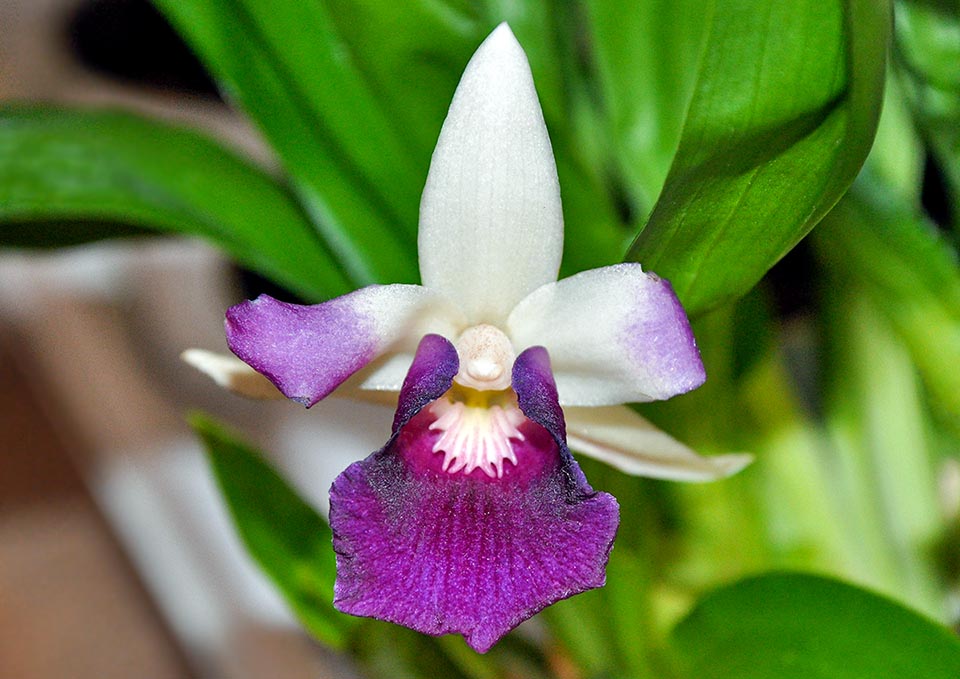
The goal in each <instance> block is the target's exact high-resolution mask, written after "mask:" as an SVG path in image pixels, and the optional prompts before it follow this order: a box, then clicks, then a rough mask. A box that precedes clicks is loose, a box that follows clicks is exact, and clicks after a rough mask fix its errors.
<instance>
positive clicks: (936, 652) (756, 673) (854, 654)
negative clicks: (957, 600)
mask: <svg viewBox="0 0 960 679" xmlns="http://www.w3.org/2000/svg"><path fill="white" fill-rule="evenodd" d="M673 645H674V648H675V649H676V651H677V655H678V657H679V660H680V665H681V667H682V668H683V669H684V676H686V677H689V678H690V679H731V678H732V677H736V679H772V678H773V677H776V679H956V677H958V676H960V641H958V640H957V638H956V637H955V636H953V635H952V634H951V633H950V632H949V631H948V630H947V629H946V628H944V627H941V626H939V625H937V624H935V623H934V622H931V621H930V620H928V619H926V618H924V617H923V616H921V615H919V614H917V613H914V612H913V611H911V610H909V609H907V608H904V607H902V606H900V605H898V604H895V603H893V602H892V601H890V600H888V599H885V598H883V597H881V596H878V595H876V594H872V593H870V592H868V591H866V590H863V589H860V588H858V587H854V586H853V585H848V584H845V583H843V582H840V581H837V580H831V579H828V578H824V577H818V576H813V575H804V574H799V573H774V574H768V575H763V576H760V577H755V578H749V579H746V580H742V581H740V582H738V583H735V584H733V585H731V586H728V587H725V588H723V589H720V590H719V591H716V592H714V593H713V594H710V595H708V596H707V597H705V598H704V599H703V600H702V601H701V602H700V603H699V604H698V605H697V606H696V607H695V608H694V610H693V612H692V613H691V614H690V615H689V616H688V617H687V618H686V619H684V620H683V621H682V622H681V623H680V624H679V625H678V626H677V628H676V629H675V630H674V633H673Z"/></svg>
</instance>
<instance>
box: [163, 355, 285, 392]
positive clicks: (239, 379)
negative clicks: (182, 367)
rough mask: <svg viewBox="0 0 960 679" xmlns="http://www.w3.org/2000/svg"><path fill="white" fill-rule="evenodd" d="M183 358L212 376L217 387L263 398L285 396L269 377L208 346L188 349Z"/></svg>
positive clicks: (208, 375)
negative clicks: (207, 348)
mask: <svg viewBox="0 0 960 679" xmlns="http://www.w3.org/2000/svg"><path fill="white" fill-rule="evenodd" d="M180 358H181V359H183V361H184V362H185V363H188V364H189V365H191V366H193V367H194V368H196V369H197V370H199V371H200V372H202V373H203V374H204V375H206V376H207V377H209V378H210V379H212V380H213V381H214V382H216V383H217V385H218V386H220V387H223V388H224V389H226V390H228V391H232V392H233V393H235V394H239V395H240V396H246V397H247V398H255V399H262V400H272V399H282V398H285V396H284V395H283V394H281V393H280V390H279V389H277V388H276V387H275V386H273V383H272V382H270V380H268V379H267V378H266V377H264V376H263V375H261V374H260V373H258V372H257V371H256V370H254V369H253V368H251V367H250V366H249V365H247V364H246V363H244V362H243V361H241V360H240V359H239V358H237V357H236V356H233V355H231V354H218V353H216V352H213V351H207V350H206V349H187V350H186V351H184V352H183V353H182V354H180Z"/></svg>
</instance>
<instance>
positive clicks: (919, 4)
mask: <svg viewBox="0 0 960 679" xmlns="http://www.w3.org/2000/svg"><path fill="white" fill-rule="evenodd" d="M894 44H895V47H896V50H895V52H894V57H895V61H894V63H895V64H896V65H897V66H898V67H899V73H900V74H901V75H902V76H903V81H904V83H905V84H906V88H905V89H906V91H907V93H908V95H909V98H910V102H911V104H912V105H913V107H914V109H915V110H916V112H917V118H918V120H919V122H920V124H921V127H922V129H923V131H924V134H925V136H926V137H927V140H928V142H929V144H930V146H931V148H932V150H933V152H934V154H935V155H936V156H937V158H938V160H939V161H940V164H941V167H942V168H943V170H944V174H945V175H946V179H947V181H948V183H949V184H950V186H951V188H952V192H953V210H954V213H953V214H954V217H953V218H954V226H955V227H957V228H960V1H958V0H903V1H902V2H898V3H897V21H896V41H895V43H894Z"/></svg>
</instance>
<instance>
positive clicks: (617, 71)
mask: <svg viewBox="0 0 960 679" xmlns="http://www.w3.org/2000/svg"><path fill="white" fill-rule="evenodd" d="M584 6H585V10H586V12H587V14H588V17H589V22H588V23H587V29H588V30H589V31H590V38H591V40H590V45H591V55H592V58H593V61H594V64H595V69H596V82H597V88H598V89H599V93H598V94H599V96H600V98H601V100H602V115H603V118H604V121H603V122H604V125H605V126H606V128H607V130H608V132H609V134H610V136H611V140H610V153H611V154H612V155H614V156H615V157H616V158H617V165H618V167H619V170H620V172H622V173H623V176H624V177H625V179H626V184H627V186H628V187H629V191H628V192H629V199H630V201H631V203H632V204H633V209H634V210H636V211H637V212H639V213H640V214H641V216H644V217H645V216H646V214H647V213H649V211H650V209H651V208H652V207H653V205H654V203H655V202H656V199H657V196H658V195H659V193H660V190H661V189H662V188H663V183H664V180H665V179H666V176H667V171H668V170H669V169H670V163H671V161H672V160H673V156H674V154H675V153H676V151H677V143H678V141H679V139H680V129H681V127H682V125H683V119H684V114H685V112H686V110H687V105H688V104H689V102H690V95H691V93H692V91H693V86H694V81H695V78H696V75H697V60H698V58H699V55H700V52H701V48H702V43H703V40H704V38H705V36H706V32H707V28H708V26H709V23H710V18H711V17H710V13H709V12H705V11H703V8H704V3H703V2H702V0H679V1H678V0H646V1H645V2H622V1H621V0H597V1H596V2H589V3H585V5H584Z"/></svg>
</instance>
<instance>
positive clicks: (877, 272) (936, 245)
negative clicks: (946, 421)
mask: <svg viewBox="0 0 960 679" xmlns="http://www.w3.org/2000/svg"><path fill="white" fill-rule="evenodd" d="M813 242H814V244H815V245H816V248H817V252H818V254H819V256H820V257H821V258H822V259H823V260H824V261H825V262H826V263H827V264H828V265H829V266H830V267H831V268H832V269H833V270H834V271H836V272H837V275H838V276H839V277H840V278H841V280H846V281H849V282H851V283H854V284H856V285H858V286H860V287H861V288H862V289H863V290H864V292H866V293H867V294H868V295H869V296H870V297H871V299H872V300H873V302H874V304H875V305H876V307H877V308H878V309H879V310H880V311H881V313H883V314H884V315H885V316H886V317H887V319H888V320H889V321H890V322H891V323H892V324H893V327H894V328H895V329H896V331H897V333H898V334H899V335H900V337H901V338H902V340H903V342H904V343H905V345H906V346H907V348H908V349H909V351H910V354H911V356H912V357H913V360H914V363H915V364H916V365H917V367H918V368H919V370H920V372H921V374H922V375H923V378H924V382H925V383H926V385H927V388H928V389H929V390H930V392H931V394H932V395H933V397H934V400H935V401H936V402H937V404H938V405H940V406H941V408H942V410H943V411H944V412H945V413H946V414H947V416H948V417H949V418H950V422H951V423H952V425H953V427H954V429H955V430H957V431H960V371H958V370H957V366H958V365H960V266H958V264H957V257H956V252H955V251H954V250H953V248H952V247H951V246H950V245H949V244H948V243H947V242H946V241H945V240H944V239H943V237H942V236H941V235H940V234H939V233H938V232H937V230H936V228H935V227H934V226H933V225H932V224H930V223H929V222H927V221H926V220H924V219H922V218H921V217H919V216H918V215H917V214H916V212H915V210H914V208H913V207H912V206H911V205H910V204H909V203H905V202H904V201H902V200H900V199H898V198H897V193H896V191H894V190H890V189H889V188H887V187H886V185H884V184H882V183H880V182H878V181H876V180H875V179H874V178H873V177H872V176H871V175H870V174H868V173H865V174H864V175H862V176H861V178H860V179H859V180H858V181H857V183H856V184H855V185H854V188H853V190H852V191H851V192H850V193H849V194H848V196H847V197H846V198H844V200H843V201H841V202H840V203H839V204H838V205H837V207H836V208H835V209H834V211H833V212H831V213H830V215H829V216H828V217H827V219H825V220H824V223H823V225H822V227H821V228H820V229H818V230H817V231H816V232H815V234H814V241H813Z"/></svg>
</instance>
